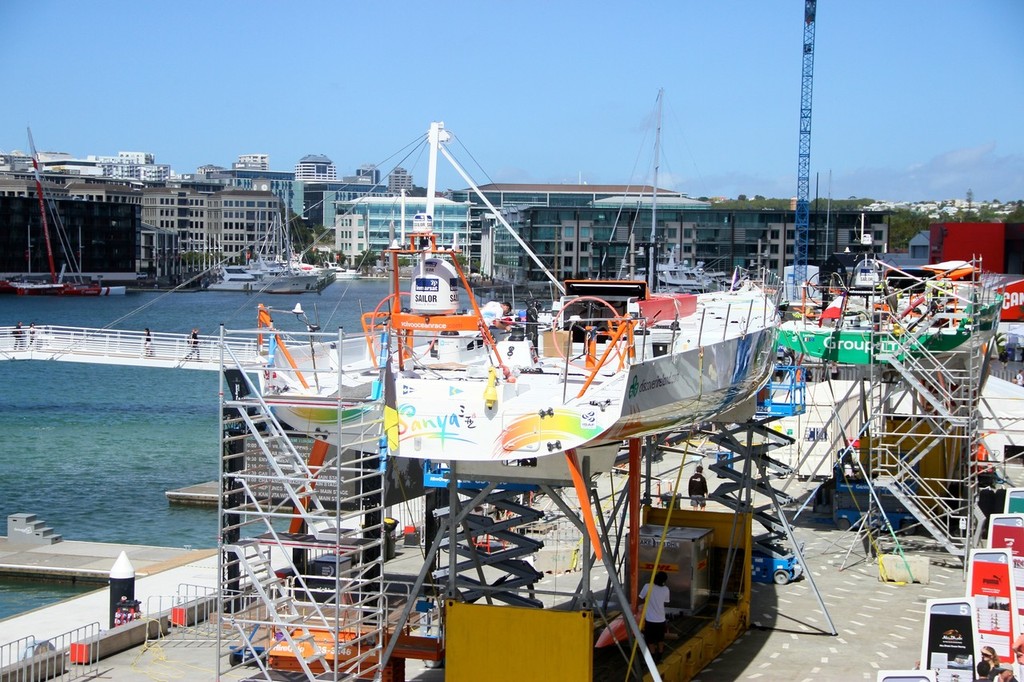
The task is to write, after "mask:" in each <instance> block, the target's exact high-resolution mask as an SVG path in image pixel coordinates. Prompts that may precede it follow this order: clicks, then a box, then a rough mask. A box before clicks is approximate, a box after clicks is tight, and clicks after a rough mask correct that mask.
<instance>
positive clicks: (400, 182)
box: [388, 166, 413, 194]
mask: <svg viewBox="0 0 1024 682" xmlns="http://www.w3.org/2000/svg"><path fill="white" fill-rule="evenodd" d="M412 188H413V184H412V174H411V173H409V171H407V170H405V169H404V168H402V167H401V166H398V167H396V168H395V169H394V170H393V171H391V175H389V176H388V193H389V194H401V193H402V190H403V189H404V190H405V191H406V192H408V191H410V190H412Z"/></svg>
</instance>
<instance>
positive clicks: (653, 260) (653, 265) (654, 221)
mask: <svg viewBox="0 0 1024 682" xmlns="http://www.w3.org/2000/svg"><path fill="white" fill-rule="evenodd" d="M664 91H665V90H664V88H658V124H657V128H656V129H655V132H654V187H653V188H652V190H651V238H650V240H649V241H650V244H648V246H647V286H648V287H650V288H651V290H654V288H655V287H657V285H658V272H657V270H658V267H657V262H658V258H657V251H656V250H655V248H654V244H655V239H656V237H657V227H658V165H659V164H660V163H661V159H660V152H661V107H662V98H661V96H662V93H663V92H664Z"/></svg>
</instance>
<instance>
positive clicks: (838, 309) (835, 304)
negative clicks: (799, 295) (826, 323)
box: [821, 292, 846, 320]
mask: <svg viewBox="0 0 1024 682" xmlns="http://www.w3.org/2000/svg"><path fill="white" fill-rule="evenodd" d="M845 304H846V293H845V292H844V293H842V294H839V295H838V296H836V297H835V298H833V299H832V302H831V303H829V304H828V306H826V308H825V309H824V310H822V311H821V319H822V320H837V319H839V318H840V317H842V315H843V308H844V307H846V306H845Z"/></svg>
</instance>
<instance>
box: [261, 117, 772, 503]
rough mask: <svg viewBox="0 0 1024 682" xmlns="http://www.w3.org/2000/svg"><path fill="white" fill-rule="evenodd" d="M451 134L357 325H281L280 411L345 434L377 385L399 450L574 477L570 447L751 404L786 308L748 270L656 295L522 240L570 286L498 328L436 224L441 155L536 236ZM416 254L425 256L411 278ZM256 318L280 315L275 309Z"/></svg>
mask: <svg viewBox="0 0 1024 682" xmlns="http://www.w3.org/2000/svg"><path fill="white" fill-rule="evenodd" d="M448 138H449V134H448V132H447V131H446V130H445V129H444V125H443V123H437V122H435V123H433V124H432V125H431V128H430V132H429V134H428V139H429V140H430V144H431V149H430V154H431V165H430V169H431V170H430V173H429V176H428V178H429V179H428V192H427V209H426V213H425V214H422V215H419V216H417V217H416V218H414V220H413V230H412V232H411V233H410V234H409V235H408V236H407V239H406V241H405V243H402V244H397V243H396V244H393V245H392V247H391V248H390V249H388V250H386V251H385V254H386V257H387V259H388V261H389V262H390V264H391V267H390V270H391V273H392V292H391V294H390V295H389V296H388V297H386V298H385V299H384V300H383V301H382V302H381V304H380V305H379V306H378V307H377V309H376V310H374V311H373V312H370V313H366V314H365V315H364V317H363V328H364V334H363V336H362V338H357V339H346V340H344V341H342V342H340V343H339V342H332V343H321V344H313V343H309V344H306V343H302V342H294V341H293V342H292V343H291V345H290V346H288V342H287V340H286V339H283V338H281V335H280V334H278V335H276V336H275V337H274V339H275V341H274V343H275V347H276V348H275V349H276V352H275V353H273V354H272V357H273V360H271V361H270V362H269V363H268V367H267V368H266V371H264V372H263V373H262V376H263V380H262V385H261V387H260V392H261V394H262V395H263V396H264V398H265V400H266V402H267V403H268V404H269V405H270V406H271V407H272V409H273V410H274V412H275V414H276V415H277V417H278V419H279V420H280V421H282V422H283V423H284V424H286V425H287V426H289V427H291V429H293V430H295V431H299V432H304V433H309V434H314V433H317V432H320V433H326V434H330V435H329V437H331V438H336V437H338V436H339V435H340V437H341V440H342V442H344V440H345V437H346V434H347V433H349V429H350V428H351V429H360V428H365V426H364V424H365V419H363V415H364V414H365V411H366V410H369V409H372V407H371V405H370V401H372V399H373V397H374V396H378V397H379V396H381V395H384V396H390V399H389V401H388V402H389V403H390V404H389V409H390V410H392V412H391V414H393V415H394V419H393V422H392V427H391V429H390V436H389V440H390V441H391V443H392V444H393V448H392V454H394V455H397V456H401V457H414V458H421V459H429V460H432V461H438V460H441V461H447V462H449V463H455V462H457V463H458V466H459V471H460V472H461V473H463V474H466V475H470V476H481V477H487V478H491V479H494V478H497V479H498V480H502V481H515V480H530V481H538V480H540V481H551V482H557V483H565V482H567V481H570V480H571V477H572V475H573V467H572V465H571V464H570V463H569V460H567V458H566V457H565V456H564V454H567V453H568V454H573V455H574V456H575V455H576V454H577V453H578V454H579V455H588V456H589V457H590V464H589V468H590V472H591V473H598V472H600V471H604V470H607V469H608V468H610V467H611V466H612V465H613V464H614V459H615V455H616V453H617V452H618V450H619V448H620V445H621V442H622V441H623V439H626V438H630V437H636V436H643V435H648V434H653V433H659V432H663V431H666V430H671V429H676V428H683V427H686V426H691V425H694V424H698V423H700V422H702V421H706V420H707V419H708V418H710V417H712V416H716V415H723V414H730V413H735V416H736V420H741V419H742V418H746V417H745V416H744V415H747V416H749V415H751V414H752V413H753V403H754V400H753V398H754V396H755V395H756V393H757V391H758V389H759V388H760V387H761V386H762V385H763V384H764V383H765V382H766V381H767V379H768V377H769V374H770V371H771V366H772V363H773V361H774V353H775V328H776V325H777V322H778V319H779V315H778V311H777V306H776V304H777V300H776V296H777V294H776V293H775V292H777V290H778V288H777V287H775V288H766V287H763V286H761V285H760V284H759V283H757V282H755V281H754V280H753V279H751V278H747V277H737V278H736V282H737V283H736V284H735V285H734V286H733V287H731V288H730V290H728V291H722V292H716V293H711V294H701V295H686V294H658V293H655V292H654V291H653V290H652V288H651V287H650V286H649V284H648V282H645V281H640V280H606V281H600V280H598V281H595V280H576V281H573V280H570V281H566V282H564V283H563V282H558V281H556V280H555V279H554V277H553V276H551V275H550V271H549V270H548V269H547V268H546V267H545V265H544V264H543V263H542V262H541V261H540V260H539V258H537V256H536V254H533V253H532V252H530V251H529V250H528V249H527V254H528V255H529V256H530V257H531V258H533V259H534V260H535V261H536V262H537V263H538V265H539V266H540V267H541V268H542V269H543V270H544V271H545V272H547V273H548V274H549V276H550V277H551V278H552V280H553V281H554V282H555V284H556V286H557V287H558V288H559V289H560V290H561V291H562V292H563V295H562V296H561V300H560V303H561V306H560V308H559V313H558V315H557V316H555V318H554V320H553V322H552V325H551V326H550V328H547V329H544V330H543V331H542V332H541V333H539V334H536V335H535V336H536V338H531V335H528V334H527V333H526V332H525V330H523V329H516V328H514V327H513V328H512V329H511V330H510V331H501V330H498V329H496V328H494V327H491V326H490V325H489V324H488V321H487V319H486V318H485V316H484V314H483V312H482V310H481V307H480V305H479V304H478V302H477V301H476V299H475V297H474V296H473V293H472V291H471V289H470V286H469V282H468V279H467V277H466V274H465V272H464V271H463V270H462V268H461V266H460V264H459V261H458V258H457V256H458V253H459V251H458V250H457V249H456V248H449V247H445V246H443V245H441V244H439V243H438V239H437V235H436V234H435V233H434V232H433V230H432V219H431V213H432V205H431V204H432V201H431V197H433V196H434V194H433V192H432V191H431V190H432V184H431V183H432V182H433V181H434V175H435V173H436V170H435V169H436V157H437V155H439V154H440V155H443V156H444V157H445V158H446V159H447V160H448V161H449V162H451V164H452V165H453V166H454V168H455V169H456V171H457V172H459V174H460V175H461V176H462V178H463V179H464V180H465V181H466V182H467V183H468V184H469V185H470V186H471V187H472V189H473V191H474V192H476V193H477V196H479V197H480V200H481V201H482V202H483V203H484V204H485V205H486V206H487V207H488V208H489V209H490V210H491V211H492V212H493V214H495V215H496V216H499V222H502V223H503V224H504V227H505V229H507V230H508V231H509V232H510V234H511V235H512V237H513V238H514V239H516V240H517V241H519V243H520V244H521V245H522V246H523V247H524V248H526V245H525V244H524V243H523V242H522V238H521V237H520V236H519V235H518V233H516V232H515V230H514V229H512V227H511V226H510V225H508V224H507V222H504V220H503V219H502V218H501V217H500V212H499V211H498V210H496V209H495V208H494V207H493V205H491V204H490V202H489V201H488V199H487V198H486V196H485V195H484V194H483V193H482V192H480V190H479V189H478V188H477V186H476V185H475V183H473V181H472V180H471V179H470V178H469V176H468V175H467V174H466V173H465V171H463V170H462V168H461V166H459V165H458V164H457V162H456V161H455V160H454V158H453V157H452V156H451V154H450V153H449V152H448V151H447V149H446V147H445V145H444V143H445V142H446V141H447V140H448ZM406 258H411V259H413V260H414V261H415V262H416V265H415V272H414V274H413V277H412V279H411V282H410V287H409V289H408V290H403V289H402V286H401V283H400V281H399V276H398V272H399V267H398V264H399V261H400V259H406ZM261 316H262V317H263V318H264V319H263V322H262V324H263V325H264V326H268V327H269V326H271V325H272V320H271V319H270V316H269V312H268V311H266V310H265V309H264V310H263V311H261ZM285 351H287V352H285ZM268 357H269V356H268ZM316 368H320V370H319V371H318V370H317V369H316ZM381 374H383V378H381V377H380V375H381ZM557 455H563V456H557Z"/></svg>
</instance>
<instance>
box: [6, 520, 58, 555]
mask: <svg viewBox="0 0 1024 682" xmlns="http://www.w3.org/2000/svg"><path fill="white" fill-rule="evenodd" d="M62 540H64V538H63V537H61V536H60V534H58V533H55V532H53V528H50V527H49V526H47V525H46V522H45V521H43V520H42V519H40V518H39V517H38V516H36V515H35V514H10V515H8V517H7V544H8V545H9V546H11V545H14V546H19V547H40V546H44V545H55V544H57V543H58V542H61V541H62Z"/></svg>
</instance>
